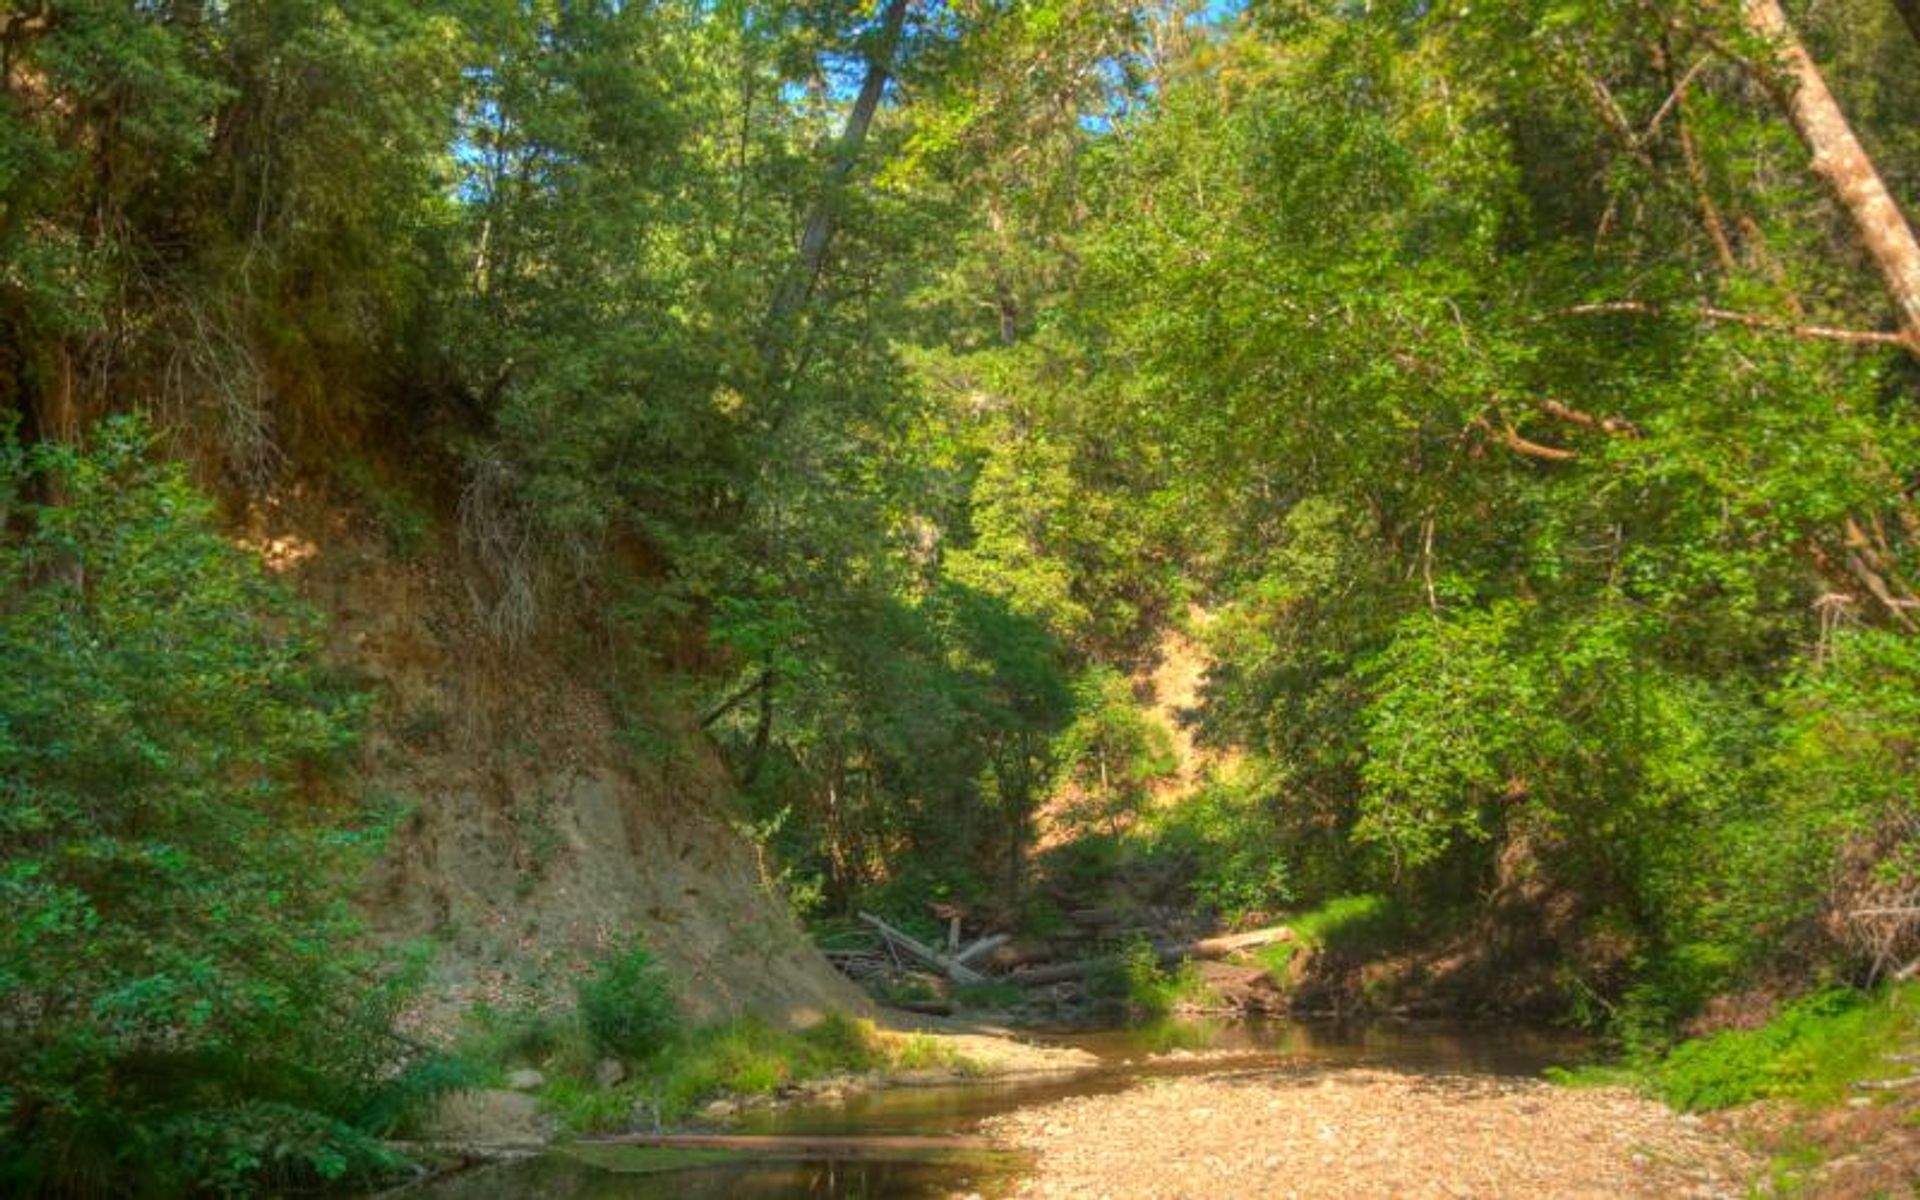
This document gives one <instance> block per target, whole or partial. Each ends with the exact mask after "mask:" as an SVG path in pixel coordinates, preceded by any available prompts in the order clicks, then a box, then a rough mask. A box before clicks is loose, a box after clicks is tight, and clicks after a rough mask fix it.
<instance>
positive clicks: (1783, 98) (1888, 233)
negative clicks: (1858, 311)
mask: <svg viewBox="0 0 1920 1200" xmlns="http://www.w3.org/2000/svg"><path fill="white" fill-rule="evenodd" d="M1900 3H1901V7H1902V12H1903V13H1905V12H1906V11H1907V9H1908V7H1909V6H1911V5H1915V4H1920V0H1900ZM1745 14H1746V23H1747V27H1748V28H1749V29H1751V30H1752V31H1753V32H1755V33H1757V34H1759V35H1760V36H1762V37H1764V38H1766V39H1767V41H1768V42H1770V43H1771V44H1772V45H1773V47H1774V49H1775V51H1776V54H1777V65H1778V66H1779V67H1780V68H1781V70H1782V73H1783V76H1782V77H1781V78H1777V79H1772V80H1770V81H1769V82H1770V84H1771V85H1772V87H1773V90H1774V92H1775V94H1776V96H1777V97H1778V99H1779V101H1780V103H1781V105H1782V107H1784V108H1785V109H1786V112H1787V117H1788V119H1789V120H1791V121H1792V122H1793V127H1794V130H1795V131H1796V132H1797V133H1799V135H1800V140H1801V141H1803V142H1805V143H1806V146H1807V149H1808V150H1809V151H1811V152H1812V153H1813V169H1814V171H1815V173H1817V174H1818V175H1819V176H1820V177H1821V178H1822V179H1824V180H1826V182H1827V186H1829V187H1830V188H1832V189H1833V192H1834V195H1835V196H1836V197H1837V198H1838V199H1839V201H1840V206H1841V207H1842V208H1844V209H1845V210H1846V212H1847V217H1848V218H1849V219H1850V220H1851V221H1852V222H1853V227H1854V231H1855V233H1856V234H1857V235H1858V236H1859V239H1860V244H1861V246H1862V248H1864V249H1865V250H1866V252H1867V254H1868V255H1869V256H1870V257H1871V258H1872V259H1873V263H1874V266H1875V267H1877V268H1878V269H1879V271H1880V276H1881V278H1882V279H1883V280H1884V281H1885V282H1886V285H1887V292H1888V294H1889V295H1890V297H1891V298H1892V300H1893V302H1894V306H1895V307H1896V308H1897V309H1898V310H1899V313H1900V324H1901V332H1902V335H1903V337H1904V339H1905V343H1906V346H1907V350H1908V352H1909V353H1911V354H1912V355H1913V356H1914V357H1916V358H1920V241H1917V240H1915V238H1914V234H1913V227H1912V226H1910V225H1908V224H1907V219H1906V217H1905V216H1904V215H1903V214H1902V213H1901V211H1900V206H1899V205H1898V204H1897V203H1895V202H1894V199H1893V195H1892V193H1890V192H1889V191H1887V185H1886V183H1885V181H1883V180H1882V179H1881V178H1880V173H1879V171H1877V170H1875V169H1874V165H1873V160H1872V159H1870V158H1868V157H1867V152H1866V150H1865V148H1863V147H1862V146H1861V145H1860V140H1859V139H1858V138H1856V137H1854V135H1853V128H1852V126H1850V125H1848V124H1847V118H1846V114H1845V113H1842V112H1841V111H1840V105H1839V103H1838V102H1837V101H1836V100H1834V98H1833V93H1832V92H1831V91H1829V90H1828V88H1827V83H1826V80H1825V79H1823V78H1821V75H1820V69H1819V68H1818V67H1816V66H1815V65H1814V62H1813V59H1812V57H1811V56H1809V55H1808V54H1807V49H1806V47H1805V46H1804V45H1802V44H1801V42H1800V38H1799V36H1798V35H1797V34H1795V33H1794V30H1793V26H1792V25H1791V24H1789V23H1788V21H1787V15H1786V13H1785V12H1784V11H1782V10H1781V8H1780V3H1779V0H1745ZM1909 19H1911V16H1910V17H1909Z"/></svg>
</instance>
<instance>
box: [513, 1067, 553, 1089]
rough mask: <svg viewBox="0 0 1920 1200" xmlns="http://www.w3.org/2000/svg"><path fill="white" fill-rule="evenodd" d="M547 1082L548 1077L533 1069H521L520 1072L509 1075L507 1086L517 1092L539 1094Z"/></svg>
mask: <svg viewBox="0 0 1920 1200" xmlns="http://www.w3.org/2000/svg"><path fill="white" fill-rule="evenodd" d="M546 1082H547V1077H546V1076H545V1075H542V1074H541V1073H540V1072H538V1071H536V1070H534V1069H533V1068H532V1067H521V1068H520V1069H519V1070H518V1071H509V1072H508V1073H507V1086H508V1087H510V1088H512V1089H513V1090H514V1091H516V1092H537V1091H539V1090H540V1089H541V1088H542V1087H543V1086H545V1084H546Z"/></svg>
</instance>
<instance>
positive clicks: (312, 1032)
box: [0, 420, 445, 1191]
mask: <svg viewBox="0 0 1920 1200" xmlns="http://www.w3.org/2000/svg"><path fill="white" fill-rule="evenodd" d="M146 451H147V435H146V433H145V431H144V429H143V428H142V426H141V425H139V424H138V423H136V422H132V421H124V420H123V421H115V422H109V423H107V424H104V425H102V426H101V427H99V428H98V429H97V430H96V431H95V433H94V436H93V445H92V447H91V448H90V449H89V450H87V451H85V452H82V451H80V450H77V449H74V448H71V447H66V446H60V445H54V444H44V443H43V444H41V445H38V446H36V447H34V448H33V449H32V450H23V449H22V448H20V447H19V446H18V445H16V444H15V443H13V442H12V441H11V440H0V511H6V512H9V513H10V517H11V519H10V521H9V522H8V524H7V526H6V530H5V533H4V535H0V909H3V910H4V911H5V912H6V914H7V917H6V919H5V920H4V921H0V1013H5V1014H7V1016H6V1018H5V1019H4V1020H0V1191H5V1190H12V1189H23V1190H49V1191H59V1190H77V1191H89V1190H93V1191H117V1190H122V1189H123V1188H125V1187H128V1186H131V1185H133V1184H134V1183H138V1184H139V1185H140V1186H141V1187H142V1188H144V1189H146V1190H153V1191H176V1190H187V1189H198V1190H222V1189H224V1190H234V1189H240V1188H244V1187H251V1186H257V1185H258V1184H260V1183H263V1182H271V1183H273V1184H274V1185H276V1186H291V1185H296V1184H305V1183H311V1182H316V1181H335V1182H337V1181H340V1180H344V1179H348V1178H354V1177H360V1178H365V1177H369V1176H372V1175H375V1174H377V1173H379V1172H381V1171H382V1170H384V1169H386V1168H388V1167H390V1166H391V1165H392V1156H391V1155H389V1154H387V1153H386V1152H384V1151H383V1150H381V1149H380V1148H379V1146H378V1144H377V1142H376V1141H375V1135H378V1134H380V1133H383V1132H385V1130H386V1129H387V1128H388V1127H389V1126H390V1125H391V1124H392V1123H393V1122H394V1121H396V1120H398V1119H399V1117H400V1115H401V1113H402V1112H403V1111H404V1108H405V1104H404V1100H405V1099H406V1098H407V1096H410V1095H417V1094H419V1092H422V1091H430V1090H432V1089H433V1088H435V1087H438V1086H442V1085H444V1082H445V1081H444V1080H439V1079H437V1077H436V1076H435V1075H434V1074H433V1072H432V1071H430V1070H424V1069H423V1067H424V1064H419V1063H416V1064H415V1065H414V1067H412V1068H403V1069H398V1070H396V1065H397V1060H402V1059H403V1058H404V1055H403V1054H402V1053H401V1047H400V1044H399V1043H398V1042H396V1041H392V1040H388V1039H386V1038H385V1037H384V1036H383V1030H384V1028H385V1026H386V1022H387V1019H388V1017H389V1015H390V1013H391V1011H392V1009H393V1007H394V1005H395V1004H397V1002H398V998H399V987H398V982H397V980H398V977H397V976H394V975H392V974H391V973H390V972H387V971H386V970H385V968H384V966H383V964H381V963H379V962H377V961H376V960H374V959H372V958H370V957H369V956H367V955H365V954H362V953H359V952H357V951H356V950H354V949H353V947H354V946H355V943H356V936H357V932H358V930H357V927H356V926H355V924H354V923H353V921H352V919H351V917H350V916H349V914H348V913H347V911H346V909H345V907H344V905H343V904H342V903H341V897H342V896H343V895H344V893H345V890H346V888H347V886H348V883H349V881H350V879H351V877H352V875H353V873H354V872H356V871H357V870H359V869H360V868H361V866H363V864H364V861H365V856H366V855H367V853H368V852H370V850H371V849H372V848H373V847H374V846H376V845H377V844H378V841H379V837H380V834H381V832H382V829H381V826H380V825H379V824H378V823H376V822H375V820H374V814H371V813H369V812H367V811H365V810H364V809H363V807H362V806H361V805H360V804H359V802H357V801H355V800H353V799H351V798H348V797H343V796H342V795H340V794H339V790H338V789H336V788H333V787H330V786H329V785H328V779H327V775H326V773H325V771H324V770H323V768H324V767H325V766H326V764H327V763H328V762H329V761H330V760H331V759H333V758H334V757H335V756H336V755H338V754H339V753H340V752H341V751H343V750H344V749H345V748H346V747H347V746H348V745H349V744H350V743H351V741H352V738H353V735H354V729H355V726H356V723H357V717H358V714H359V710H360V704H359V701H358V698H357V697H355V696H353V695H351V694H347V693H346V692H344V691H343V690H342V689H341V688H340V687H338V686H337V685H335V684H333V683H332V682H331V681H329V679H328V678H327V677H326V676H325V675H324V674H323V673H322V672H321V671H320V670H319V669H318V668H317V666H316V647H317V636H316V634H317V624H318V622H317V619H316V617H315V616H314V614H312V613H311V612H309V611H308V610H307V609H305V608H303V607H302V606H301V605H299V604H298V603H297V602H296V601H295V600H294V598H293V597H292V596H291V595H290V594H289V593H288V591H287V590H286V589H285V588H283V587H282V586H280V585H279V584H278V583H277V582H276V581H275V580H273V579H272V578H270V577H269V576H268V575H266V574H265V572H263V571H262V570H261V568H260V565H259V564H258V562H257V561H255V560H254V559H252V558H251V557H250V556H248V555H247V554H245V553H243V552H241V551H239V550H237V549H236V548H235V547H234V546H232V545H231V544H230V543H229V542H228V541H227V540H226V539H225V538H224V537H223V536H221V534H220V532H219V530H218V529H217V528H216V526H215V523H214V520H213V514H212V508H211V505H210V504H209V502H208V501H207V499H206V498H205V497H203V496H201V495H200V494H198V493H197V492H196V491H195V490H194V489H193V488H192V487H191V486H189V484H188V483H187V481H186V479H185V477H184V475H183V474H182V472H181V471H180V470H179V469H178V468H176V467H172V466H163V465H157V464H155V463H154V462H153V461H152V460H151V459H150V458H149V457H148V455H147V452H146ZM35 496H51V497H57V502H54V503H48V502H42V501H38V500H36V499H34V498H33V497H35ZM403 1093H404V1094H405V1095H403Z"/></svg>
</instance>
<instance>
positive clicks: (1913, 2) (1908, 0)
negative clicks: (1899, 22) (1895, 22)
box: [1893, 0, 1920, 43]
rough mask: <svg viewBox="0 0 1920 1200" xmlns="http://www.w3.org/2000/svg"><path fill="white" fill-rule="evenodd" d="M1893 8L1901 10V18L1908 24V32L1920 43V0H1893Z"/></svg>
mask: <svg viewBox="0 0 1920 1200" xmlns="http://www.w3.org/2000/svg"><path fill="white" fill-rule="evenodd" d="M1893 6H1894V7H1895V8H1897V9H1899V10H1900V16H1901V17H1902V19H1904V20H1905V21H1906V23H1907V31H1908V32H1910V33H1912V34H1913V40H1914V41H1915V42H1916V43H1920V0H1893Z"/></svg>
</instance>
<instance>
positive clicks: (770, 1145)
mask: <svg viewBox="0 0 1920 1200" xmlns="http://www.w3.org/2000/svg"><path fill="white" fill-rule="evenodd" d="M575 1145H581V1146H653V1147H658V1148H660V1149H664V1150H739V1151H744V1152H746V1153H750V1154H769V1155H779V1156H786V1157H790V1158H884V1157H888V1156H891V1155H901V1156H910V1157H913V1156H919V1155H922V1154H926V1153H927V1152H928V1151H939V1150H955V1151H959V1150H994V1149H999V1148H1000V1146H999V1143H997V1142H995V1141H993V1140H992V1139H991V1138H984V1137H971V1136H954V1137H924V1136H916V1135H901V1136H899V1137H881V1136H867V1137H838V1136H829V1135H825V1134H818V1135H815V1134H808V1135H801V1136H794V1137H779V1136H774V1135H761V1134H741V1133H618V1134H612V1135H609V1136H607V1137H596V1138H581V1139H580V1140H579V1141H578V1142H576V1143H575Z"/></svg>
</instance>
